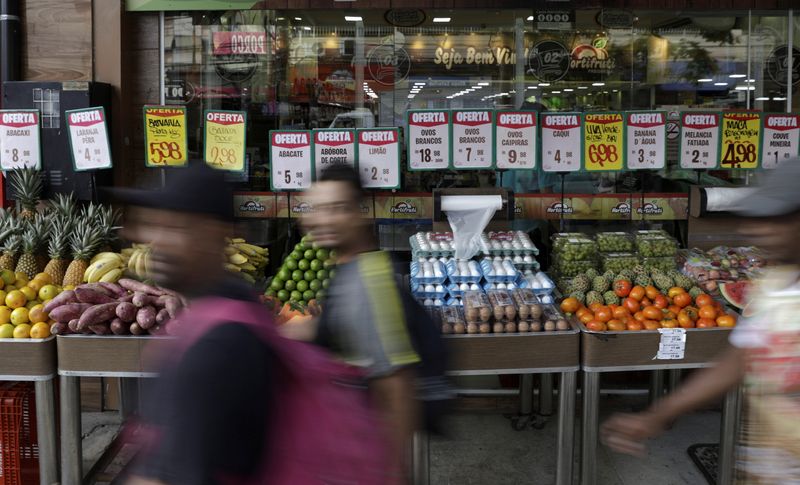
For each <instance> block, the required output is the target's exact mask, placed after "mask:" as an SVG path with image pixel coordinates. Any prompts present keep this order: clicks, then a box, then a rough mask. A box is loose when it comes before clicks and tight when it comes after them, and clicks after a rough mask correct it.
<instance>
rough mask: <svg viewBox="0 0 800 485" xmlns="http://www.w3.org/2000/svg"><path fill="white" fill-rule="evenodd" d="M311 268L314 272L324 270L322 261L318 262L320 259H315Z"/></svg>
mask: <svg viewBox="0 0 800 485" xmlns="http://www.w3.org/2000/svg"><path fill="white" fill-rule="evenodd" d="M310 268H311V269H312V270H314V271H319V270H321V269H322V261H320V260H318V259H315V260H314V261H311V265H310Z"/></svg>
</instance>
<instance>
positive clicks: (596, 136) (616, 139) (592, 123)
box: [583, 113, 625, 172]
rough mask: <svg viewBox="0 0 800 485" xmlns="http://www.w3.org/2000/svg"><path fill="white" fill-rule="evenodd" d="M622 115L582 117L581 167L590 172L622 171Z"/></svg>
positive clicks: (588, 115) (604, 114)
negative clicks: (582, 149) (582, 144)
mask: <svg viewBox="0 0 800 485" xmlns="http://www.w3.org/2000/svg"><path fill="white" fill-rule="evenodd" d="M624 125H625V123H624V119H623V117H622V113H595V114H592V113H588V114H586V115H585V117H584V124H583V137H584V156H583V166H584V168H585V169H586V170H588V171H590V172H600V171H612V170H622V167H623V165H624V164H623V158H624V151H623V150H624V136H625V132H624Z"/></svg>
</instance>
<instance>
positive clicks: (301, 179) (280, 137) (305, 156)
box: [269, 130, 313, 190]
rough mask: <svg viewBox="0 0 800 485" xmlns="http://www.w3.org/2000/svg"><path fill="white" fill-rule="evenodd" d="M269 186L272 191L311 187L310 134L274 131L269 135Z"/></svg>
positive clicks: (308, 132) (306, 132)
mask: <svg viewBox="0 0 800 485" xmlns="http://www.w3.org/2000/svg"><path fill="white" fill-rule="evenodd" d="M269 141H270V143H269V145H270V186H271V187H272V190H303V189H307V188H309V187H311V178H312V174H313V168H312V163H311V153H312V150H311V132H310V131H305V130H302V131H301V130H298V131H294V130H285V131H284V130H275V131H272V132H270V134H269Z"/></svg>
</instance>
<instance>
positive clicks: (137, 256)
mask: <svg viewBox="0 0 800 485" xmlns="http://www.w3.org/2000/svg"><path fill="white" fill-rule="evenodd" d="M122 254H123V255H124V256H127V257H128V261H127V268H128V274H130V275H131V276H133V277H134V278H136V279H138V280H146V279H147V275H148V274H149V273H150V270H149V269H150V245H149V244H134V245H133V247H130V248H126V249H123V250H122Z"/></svg>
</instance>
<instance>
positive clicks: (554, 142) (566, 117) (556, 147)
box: [541, 113, 583, 172]
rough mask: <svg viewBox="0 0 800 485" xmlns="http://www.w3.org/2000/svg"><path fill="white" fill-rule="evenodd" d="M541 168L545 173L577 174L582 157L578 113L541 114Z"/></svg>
mask: <svg viewBox="0 0 800 485" xmlns="http://www.w3.org/2000/svg"><path fill="white" fill-rule="evenodd" d="M541 122H542V168H543V169H544V171H545V172H577V171H579V170H580V169H581V156H582V155H583V134H582V133H581V131H582V129H583V125H582V124H581V114H580V113H558V114H548V113H542V116H541Z"/></svg>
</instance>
